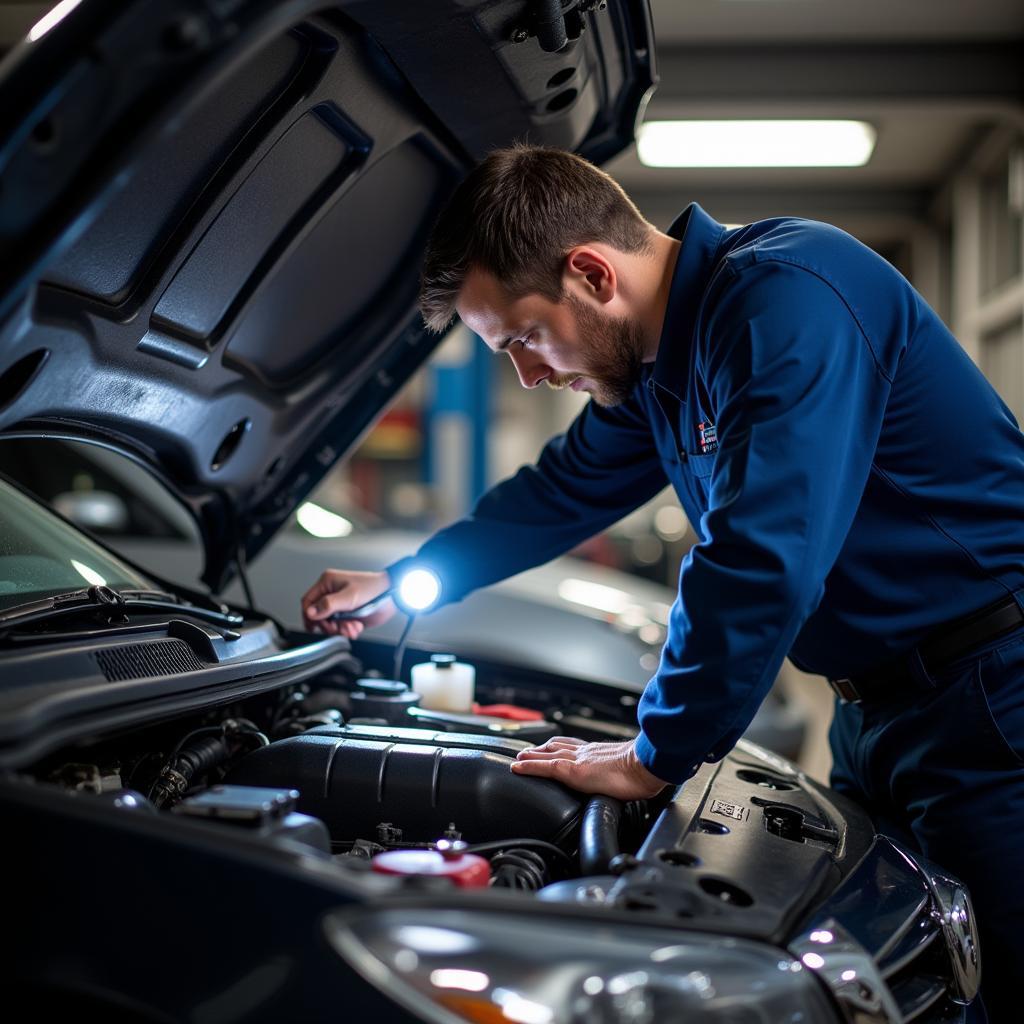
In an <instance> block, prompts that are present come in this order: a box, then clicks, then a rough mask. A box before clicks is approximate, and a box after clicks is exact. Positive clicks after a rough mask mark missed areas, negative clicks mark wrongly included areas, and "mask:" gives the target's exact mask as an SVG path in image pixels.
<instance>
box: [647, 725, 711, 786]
mask: <svg viewBox="0 0 1024 1024" xmlns="http://www.w3.org/2000/svg"><path fill="white" fill-rule="evenodd" d="M633 749H634V750H635V751H636V756H637V757H638V758H639V759H640V763H641V764H642V765H643V766H644V767H645V768H646V769H647V770H648V771H649V772H650V773H651V774H652V775H654V776H656V777H657V778H659V779H661V781H662V782H667V783H668V784H669V785H672V786H678V785H679V783H681V782H685V781H686V780H687V779H689V778H691V777H692V776H693V775H695V774H696V773H697V769H698V768H700V766H701V762H700V761H698V762H697V763H696V764H693V765H686V764H682V763H681V762H680V761H679V759H678V758H676V757H672V755H670V754H660V753H658V751H657V750H655V749H654V744H653V743H651V741H650V740H649V739H648V738H647V737H646V736H645V735H644V734H643V733H642V732H641V733H640V734H639V735H638V736H637V738H636V739H635V740H634V741H633Z"/></svg>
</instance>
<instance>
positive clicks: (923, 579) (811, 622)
mask: <svg viewBox="0 0 1024 1024" xmlns="http://www.w3.org/2000/svg"><path fill="white" fill-rule="evenodd" d="M669 233H670V234H671V235H672V236H673V237H676V238H679V239H681V245H680V249H679V254H678V258H677V262H676V267H675V270H674V274H673V279H672V288H671V294H670V297H669V301H668V306H667V309H666V315H665V321H664V327H663V330H662V335H661V339H660V342H659V347H658V354H657V358H656V360H655V362H654V363H653V364H648V365H646V366H645V369H644V373H643V377H642V380H641V382H640V383H639V385H638V386H637V388H636V389H635V391H634V392H633V394H632V396H631V397H630V398H629V399H628V400H627V401H626V402H624V403H623V404H621V405H619V406H616V407H614V408H602V407H601V406H599V405H598V404H597V403H595V402H593V401H592V402H590V403H589V404H588V405H587V406H586V407H585V408H584V410H583V411H582V412H581V413H580V415H579V416H578V417H577V419H576V420H575V422H574V423H573V424H572V426H571V427H570V428H569V430H568V431H567V432H566V433H565V434H564V435H562V436H560V437H557V438H555V439H554V440H552V441H550V442H549V443H548V445H547V446H546V447H545V448H544V450H543V452H542V453H541V455H540V458H539V459H538V461H537V463H536V465H533V466H527V467H524V468H523V469H521V470H520V471H519V472H518V473H517V474H516V475H515V476H513V477H511V478H509V479H508V480H505V481H504V482H502V483H500V484H498V485H497V486H495V487H494V488H492V489H491V490H490V491H488V493H487V494H485V495H484V496H483V497H482V498H481V499H480V501H479V502H478V503H477V505H476V507H475V508H474V510H473V512H472V514H471V515H469V516H468V517H467V518H465V519H463V520H461V521H459V522H457V523H455V524H453V525H452V526H450V527H448V528H447V529H445V530H442V531H441V532H439V533H438V534H436V535H435V536H434V537H432V538H431V539H430V540H428V541H427V542H426V544H424V546H423V547H422V548H421V550H420V551H419V553H418V554H417V555H416V556H415V559H414V560H415V561H416V562H417V563H423V564H426V565H429V566H431V567H433V568H434V569H435V570H436V571H437V572H438V575H439V576H440V578H441V580H442V586H443V591H442V597H443V600H445V601H446V602H447V601H456V600H459V599H461V598H462V597H463V596H464V595H465V594H467V593H468V592H469V591H471V590H473V589H475V588H477V587H481V586H484V585H486V584H488V583H493V582H495V581H497V580H500V579H504V578H505V577H507V576H511V575H513V574H514V573H517V572H521V571H522V570H524V569H528V568H530V567H532V566H535V565H539V564H540V563H542V562H545V561H547V560H549V559H551V558H553V557H555V556H557V555H560V554H563V553H564V552H566V551H568V550H569V549H571V548H572V547H574V546H575V545H576V544H578V543H579V542H581V541H582V540H584V539H585V538H587V537H589V536H591V535H592V534H594V533H596V532H598V531H600V530H602V529H604V528H605V527H607V526H609V525H610V524H611V523H613V522H615V521H616V520H618V519H619V518H621V517H622V516H623V515H625V514H626V513H628V512H630V511H631V510H633V509H634V508H637V507H638V506H639V505H641V504H643V503H644V502H645V501H647V500H649V499H650V498H651V497H653V496H654V495H655V494H657V493H658V492H659V491H660V490H661V489H662V488H663V487H664V486H665V483H666V481H667V482H668V483H670V484H671V485H672V487H673V488H674V489H675V492H676V494H677V495H678V496H679V500H680V502H681V503H682V506H683V509H684V510H685V512H686V514H687V516H688V518H689V520H690V522H691V524H693V526H694V528H695V530H696V533H697V535H698V537H699V542H698V543H697V544H696V545H695V546H694V547H693V548H692V549H691V550H690V551H689V553H688V554H687V555H686V557H685V558H684V559H683V562H682V565H681V568H680V573H679V594H678V597H677V600H676V601H675V603H674V605H673V607H672V610H671V613H670V616H669V624H668V638H667V640H666V642H665V645H664V648H663V650H662V654H661V660H660V665H659V668H658V671H657V672H656V674H655V675H654V677H653V678H652V679H651V681H650V682H649V683H648V685H647V687H646V689H645V691H644V694H643V697H642V698H641V701H640V705H639V721H640V727H641V735H640V736H639V738H638V740H637V751H638V753H639V756H640V759H641V760H642V762H643V763H644V764H645V765H646V767H647V768H648V769H649V770H650V771H651V772H653V773H654V774H655V775H656V776H658V777H659V778H661V779H664V780H665V781H667V782H681V781H683V780H684V779H686V778H688V777H689V776H690V775H691V774H692V773H693V772H694V771H695V770H696V768H697V767H698V766H699V764H700V763H701V762H702V761H706V760H718V759H719V758H721V757H724V756H725V754H726V753H728V751H729V750H730V749H731V748H732V746H733V744H734V743H735V741H736V740H737V739H738V738H739V736H740V735H741V733H742V732H743V730H744V729H745V728H746V727H747V725H748V724H749V722H750V720H751V718H752V717H753V716H754V713H755V711H756V710H757V707H758V705H759V704H760V703H761V701H762V700H763V699H764V697H765V695H766V694H767V692H768V690H769V688H770V687H771V685H772V682H773V681H774V679H775V677H776V675H777V673H778V671H779V668H780V667H781V664H782V661H783V659H784V658H785V657H786V656H787V655H789V656H790V657H791V658H792V660H793V661H794V662H795V664H796V665H797V666H798V667H800V668H802V669H804V670H806V671H808V672H813V673H819V674H821V675H825V676H830V677H840V676H854V675H857V674H859V673H862V672H864V671H865V670H869V669H871V668H873V667H876V666H880V665H883V664H885V663H887V662H889V661H891V660H892V659H893V658H895V657H898V656H902V655H905V654H906V653H908V652H909V651H910V650H912V649H913V647H914V646H915V645H916V644H917V642H918V641H919V640H920V639H921V638H922V637H923V636H924V635H925V634H927V633H928V632H929V631H931V630H932V629H934V628H935V627H936V626H938V625H940V624H941V623H944V622H946V621H948V620H951V619H955V618H957V617H959V616H962V615H965V614H967V613H968V612H971V611H973V610H975V609H978V608H981V607H983V606H985V605H987V604H989V603H991V602H993V601H997V600H999V599H1001V598H1005V597H1006V596H1007V595H1014V596H1015V597H1016V599H1017V600H1018V602H1022V600H1024V435H1022V434H1021V432H1020V430H1019V429H1018V427H1017V423H1016V421H1015V420H1014V418H1013V416H1012V414H1011V413H1010V411H1009V410H1008V409H1007V408H1006V406H1005V405H1004V404H1003V402H1002V401H1000V399H999V397H998V395H997V394H996V393H995V391H994V390H993V388H992V387H991V386H990V385H989V383H988V382H987V381H986V380H985V378H984V377H983V376H982V374H981V373H980V372H979V370H978V369H977V368H976V367H975V365H974V364H973V363H972V362H971V360H970V359H969V358H968V356H967V355H966V354H965V352H964V351H963V349H962V348H961V347H960V345H959V344H958V343H957V341H956V339H955V338H953V336H952V335H951V334H950V333H949V331H948V330H947V329H946V327H945V326H944V325H943V323H942V322H941V320H940V319H939V317H938V316H937V315H936V314H935V313H934V312H933V311H932V310H931V309H930V308H929V307H928V305H927V304H926V303H925V302H924V300H923V299H922V298H921V297H920V296H919V295H918V294H917V292H915V291H914V289H913V288H912V287H911V286H910V285H909V284H908V282H907V281H906V280H905V279H904V278H903V277H902V276H901V275H900V274H899V273H898V272H897V271H896V270H894V269H893V267H892V266H890V264H889V263H887V262H886V261H885V260H884V259H882V258H881V257H880V256H878V255H877V254H876V253H874V252H872V251H871V250H870V249H868V248H867V247H865V246H864V245H862V244H860V243H859V242H857V241H856V240H855V239H854V238H852V237H851V236H850V235H847V234H845V233H844V232H842V231H839V230H838V229H836V228H833V227H830V226H828V225H825V224H819V223H816V222H813V221H806V220H799V219H793V218H785V219H776V220H767V221H761V222H758V223H755V224H751V225H748V226H746V227H742V228H738V229H735V230H728V231H727V230H726V229H725V227H724V226H723V225H721V224H718V223H716V222H715V221H714V220H712V219H711V218H710V217H708V215H707V214H706V213H704V211H703V210H701V208H700V207H699V206H696V205H691V206H690V207H688V208H687V210H686V211H685V212H684V213H683V214H682V215H681V216H680V218H679V219H678V220H677V221H676V222H675V224H673V226H672V228H670V230H669ZM408 561H409V560H403V562H401V563H397V565H396V566H393V567H392V568H391V570H390V571H392V572H393V573H394V572H395V571H396V570H397V569H398V568H399V567H402V566H403V565H406V564H408ZM1022 606H1024V605H1022ZM524 640H525V638H524Z"/></svg>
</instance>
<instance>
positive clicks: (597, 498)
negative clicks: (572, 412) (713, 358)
mask: <svg viewBox="0 0 1024 1024" xmlns="http://www.w3.org/2000/svg"><path fill="white" fill-rule="evenodd" d="M666 483H667V479H666V477H665V472H664V470H663V468H662V466H661V461H660V459H659V456H658V452H657V448H656V446H655V444H654V439H653V437H652V435H651V429H650V426H649V424H648V422H647V417H646V414H645V413H644V410H643V408H642V406H641V405H640V402H639V400H638V399H636V398H630V399H629V400H628V401H626V402H624V403H623V404H622V405H618V406H615V407H614V408H603V407H601V406H599V405H598V404H597V403H596V402H593V401H591V402H589V403H588V404H587V405H586V406H585V407H584V409H583V411H582V412H581V413H580V414H579V416H577V417H576V419H575V421H574V422H573V423H572V425H571V426H570V427H569V429H568V431H566V433H565V434H563V435H561V436H559V437H556V438H554V439H553V440H551V441H549V442H548V444H547V445H546V446H545V448H544V450H543V452H541V455H540V458H539V459H538V460H537V463H536V465H532V466H524V467H523V468H522V469H520V470H519V472H518V473H516V474H515V475H514V476H512V477H509V478H508V479H507V480H504V481H502V482H501V483H499V484H497V485H495V486H494V487H492V488H491V490H489V491H488V492H487V493H486V494H485V495H483V497H481V498H480V500H479V501H478V502H477V504H476V507H475V508H474V509H473V511H472V513H471V514H470V515H469V516H467V517H466V518H465V519H461V520H459V521H458V522H456V523H454V524H452V525H451V526H449V527H447V528H446V529H444V530H441V531H440V532H438V533H436V534H434V536H433V537H431V538H430V539H429V540H428V541H427V542H426V543H425V544H424V545H423V546H422V547H421V548H420V550H419V551H418V552H417V554H416V555H415V556H414V557H412V558H407V559H402V560H401V561H399V562H396V563H395V564H394V565H392V566H390V567H389V569H388V570H387V575H385V574H384V573H369V574H360V573H350V572H343V571H339V570H328V571H327V572H325V573H324V574H323V576H321V577H320V579H319V580H318V581H317V582H316V584H314V586H313V587H311V588H310V590H309V591H308V592H307V593H306V595H305V596H304V597H303V599H302V610H303V616H304V618H305V621H306V625H307V628H308V627H311V626H314V625H317V626H319V627H320V628H322V629H324V630H325V631H326V632H334V633H339V632H340V633H343V634H344V635H347V636H357V635H358V633H359V632H360V630H361V628H362V623H361V622H345V623H336V622H331V621H329V620H327V616H329V615H331V614H333V613H334V612H337V611H348V610H350V609H352V608H355V607H357V606H358V605H359V604H361V603H363V602H364V601H368V600H370V599H371V598H373V597H375V596H377V594H380V593H382V592H383V591H384V590H386V589H387V587H388V586H389V585H390V583H391V581H393V580H394V579H395V578H396V577H397V575H398V574H399V573H401V572H402V571H403V569H404V568H406V567H408V566H410V565H412V564H416V565H422V566H426V567H428V568H431V569H433V570H434V571H435V572H436V573H437V575H438V577H439V579H440V580H441V600H440V604H450V603H451V602H453V601H460V600H462V598H463V597H465V596H466V595H467V594H468V593H469V592H470V591H472V590H476V589H477V588H478V587H483V586H487V585H488V584H490V583H496V582H497V581H498V580H503V579H506V578H507V577H509V576H514V575H515V574H516V573H519V572H523V571H524V570H525V569H531V568H533V567H534V566H537V565H541V564H542V563H544V562H547V561H550V560H551V559H552V558H555V557H556V556H558V555H562V554H564V553H565V552H566V551H569V550H571V549H572V548H574V547H575V546H576V545H577V544H579V543H580V542H581V541H583V540H586V539H587V538H588V537H591V536H593V535H594V534H595V533H598V532H600V531H601V530H603V529H604V528H605V527H607V526H609V525H611V524H612V523H614V522H616V520H618V519H621V518H622V517H623V516H624V515H626V514H627V513H628V512H632V511H633V509H635V508H638V507H639V506H640V505H642V504H643V503H644V502H645V501H647V500H649V499H650V498H652V497H654V495H655V494H657V493H658V491H660V490H661V489H662V488H663V487H664V486H665V485H666ZM439 606H440V605H439ZM439 606H438V607H439ZM393 612H394V609H393V606H392V607H390V608H388V607H385V609H384V610H382V611H381V612H378V613H377V615H376V616H375V617H374V619H373V620H368V624H371V625H374V624H377V623H378V622H382V621H384V619H385V618H386V617H388V616H389V615H390V614H393Z"/></svg>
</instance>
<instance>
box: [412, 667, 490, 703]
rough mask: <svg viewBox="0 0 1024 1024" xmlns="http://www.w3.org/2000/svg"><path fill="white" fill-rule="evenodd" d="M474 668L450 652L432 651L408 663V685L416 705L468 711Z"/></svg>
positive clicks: (473, 683)
mask: <svg viewBox="0 0 1024 1024" xmlns="http://www.w3.org/2000/svg"><path fill="white" fill-rule="evenodd" d="M475 684H476V669H475V668H473V666H472V665H466V664H464V663H463V662H461V661H456V660H455V655H454V654H433V655H431V657H430V661H425V662H421V663H420V664H419V665H413V667H412V688H413V690H415V692H416V693H418V694H419V695H420V706H421V707H424V708H429V709H431V710H433V711H472V710H473V689H474V686H475Z"/></svg>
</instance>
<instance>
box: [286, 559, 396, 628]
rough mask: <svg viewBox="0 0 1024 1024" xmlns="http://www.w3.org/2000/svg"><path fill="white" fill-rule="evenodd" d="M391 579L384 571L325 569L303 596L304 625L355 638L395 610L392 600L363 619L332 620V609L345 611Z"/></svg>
mask: <svg viewBox="0 0 1024 1024" xmlns="http://www.w3.org/2000/svg"><path fill="white" fill-rule="evenodd" d="M390 586H391V581H390V580H389V579H388V574H387V573H386V572H354V571H351V572H350V571H346V570H344V569H328V570H327V571H326V572H324V573H323V574H322V575H321V577H320V579H318V580H317V581H316V583H314V584H313V586H311V587H310V588H309V590H307V591H306V593H305V594H304V595H303V596H302V621H303V622H304V623H305V625H306V629H308V630H310V632H313V631H315V630H319V631H320V632H323V633H330V634H333V635H335V636H347V637H348V638H349V640H355V638H356V637H357V636H359V634H360V633H362V631H363V630H364V629H365V628H366V627H367V626H379V625H380V624H381V623H383V622H387V621H388V619H390V618H391V616H392V615H394V614H395V606H394V603H393V602H392V601H390V600H388V601H386V602H385V603H384V604H383V605H382V606H381V607H380V608H378V609H377V611H375V612H374V613H373V614H372V615H370V616H369V617H368V618H365V619H348V620H346V621H344V622H332V621H331V620H330V616H331V615H333V614H334V613H335V612H348V611H351V610H352V609H353V608H358V607H359V606H360V605H361V604H366V602H367V601H372V600H373V599H374V598H375V597H378V596H379V595H380V594H383V593H384V591H385V590H387V589H388V587H390Z"/></svg>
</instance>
